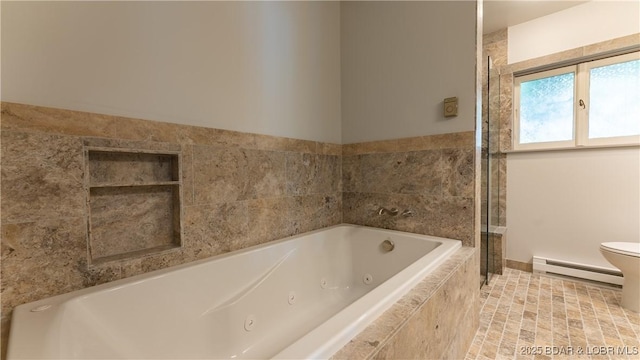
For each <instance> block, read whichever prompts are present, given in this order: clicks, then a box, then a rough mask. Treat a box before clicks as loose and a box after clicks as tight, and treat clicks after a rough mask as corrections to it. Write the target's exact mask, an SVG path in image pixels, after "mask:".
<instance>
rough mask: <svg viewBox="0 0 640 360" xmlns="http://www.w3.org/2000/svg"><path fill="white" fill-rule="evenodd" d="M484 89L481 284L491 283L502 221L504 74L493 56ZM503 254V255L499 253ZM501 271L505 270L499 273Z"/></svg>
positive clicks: (486, 71)
mask: <svg viewBox="0 0 640 360" xmlns="http://www.w3.org/2000/svg"><path fill="white" fill-rule="evenodd" d="M485 61H486V63H485V64H483V65H484V71H483V85H484V86H483V90H482V93H483V94H482V100H483V101H482V104H483V106H482V118H483V121H482V163H481V171H482V193H481V197H482V230H481V231H482V232H481V260H480V274H481V283H482V284H485V283H489V281H490V280H491V276H492V275H493V274H495V273H496V271H497V266H496V263H497V262H498V261H497V260H500V259H496V256H497V255H498V254H497V253H502V251H503V249H502V248H500V249H497V248H496V247H497V243H498V241H496V240H497V239H496V228H497V227H498V226H499V225H500V224H501V221H500V206H499V204H500V180H501V179H500V174H501V171H500V169H501V166H500V164H499V162H500V160H501V152H500V121H499V115H500V81H499V80H500V74H499V72H498V69H497V68H496V67H495V66H493V61H492V59H491V57H490V56H488V57H487V58H486V59H485ZM498 256H499V255H498ZM498 273H501V270H500V271H499V272H498Z"/></svg>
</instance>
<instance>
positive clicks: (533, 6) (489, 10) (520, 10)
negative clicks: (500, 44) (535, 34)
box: [483, 0, 588, 34]
mask: <svg viewBox="0 0 640 360" xmlns="http://www.w3.org/2000/svg"><path fill="white" fill-rule="evenodd" d="M586 2H588V1H573V0H571V1H569V0H567V1H546V0H545V1H529V0H484V2H483V4H484V9H483V15H484V23H483V26H484V28H483V29H484V30H483V33H484V34H489V33H492V32H494V31H497V30H500V29H504V28H506V27H508V26H512V25H517V24H521V23H523V22H527V21H529V20H533V19H535V18H538V17H542V16H545V15H549V14H552V13H554V12H558V11H560V10H564V9H567V8H570V7H572V6H576V5H580V4H583V3H586Z"/></svg>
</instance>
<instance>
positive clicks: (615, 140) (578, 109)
mask: <svg viewBox="0 0 640 360" xmlns="http://www.w3.org/2000/svg"><path fill="white" fill-rule="evenodd" d="M633 60H640V51H634V52H631V53H627V54H623V55H616V56H610V57H606V58H602V59H597V60H591V61H584V62H580V63H575V64H574V65H570V66H563V67H558V68H553V69H550V70H544V71H539V72H534V73H528V74H525V75H520V76H517V75H516V76H514V79H513V89H514V90H513V112H514V113H513V144H512V149H513V150H514V151H519V150H521V151H526V150H555V149H576V148H590V147H614V146H637V145H640V135H629V136H616V137H603V138H593V139H590V138H589V105H590V99H589V96H590V91H589V85H590V84H589V80H590V79H589V78H590V70H591V69H593V68H598V67H603V66H607V65H613V64H618V63H624V62H628V61H633ZM571 72H573V73H574V89H573V92H574V104H573V138H572V139H571V140H565V141H548V142H534V143H524V144H523V143H520V85H521V84H522V83H523V82H527V81H531V80H537V79H544V78H547V77H551V76H556V75H561V74H567V73H571ZM580 100H583V102H584V103H585V108H582V106H581V105H580ZM639 117H640V115H639Z"/></svg>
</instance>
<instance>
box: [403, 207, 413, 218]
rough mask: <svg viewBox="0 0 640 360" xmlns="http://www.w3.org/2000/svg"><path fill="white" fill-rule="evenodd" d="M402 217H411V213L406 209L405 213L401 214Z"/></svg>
mask: <svg viewBox="0 0 640 360" xmlns="http://www.w3.org/2000/svg"><path fill="white" fill-rule="evenodd" d="M402 216H404V217H412V216H413V211H411V210H409V209H406V210H405V211H403V212H402Z"/></svg>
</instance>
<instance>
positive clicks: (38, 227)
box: [0, 103, 479, 357]
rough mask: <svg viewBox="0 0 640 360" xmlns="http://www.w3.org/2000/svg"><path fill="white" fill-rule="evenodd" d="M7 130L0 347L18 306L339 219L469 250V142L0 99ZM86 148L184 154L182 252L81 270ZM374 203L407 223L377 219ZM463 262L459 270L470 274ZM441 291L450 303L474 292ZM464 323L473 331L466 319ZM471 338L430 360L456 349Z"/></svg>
mask: <svg viewBox="0 0 640 360" xmlns="http://www.w3.org/2000/svg"><path fill="white" fill-rule="evenodd" d="M1 125H2V133H1V136H2V159H1V160H2V194H3V197H2V219H1V220H2V225H1V231H2V262H1V264H0V266H1V270H2V275H3V276H2V331H3V348H4V349H6V346H4V345H6V339H7V336H8V332H7V330H8V328H9V322H10V316H11V310H12V309H13V307H15V306H16V305H19V304H22V303H26V302H30V301H35V300H38V299H42V298H45V297H49V296H53V295H57V294H61V293H66V292H70V291H73V290H77V289H81V288H84V287H88V286H93V285H97V284H100V283H104V282H108V281H113V280H117V279H120V278H125V277H129V276H133V275H137V274H141V273H145V272H149V271H153V270H157V269H161V268H165V267H168V266H173V265H178V264H181V263H186V262H190V261H194V260H198V259H202V258H206V257H210V256H213V255H217V254H221V253H225V252H228V251H233V250H237V249H242V248H245V247H248V246H252V245H256V244H261V243H264V242H268V241H272V240H276V239H279V238H282V237H286V236H289V235H293V234H297V233H302V232H306V231H310V230H314V229H318V228H322V227H327V226H331V225H335V224H338V223H341V222H347V223H354V224H364V225H369V226H378V227H383V228H390V229H398V230H405V231H412V232H417V233H423V234H430V235H435V236H442V237H449V238H455V239H461V240H463V241H464V243H465V245H470V244H472V243H473V242H474V240H473V239H474V238H473V224H474V221H473V208H474V204H473V196H474V194H473V192H474V187H473V179H474V174H473V165H474V141H475V136H474V134H473V132H466V133H457V134H445V135H434V136H422V137H415V138H408V139H397V140H388V141H381V142H369V143H361V144H349V145H338V144H329V143H320V142H314V141H307V140H296V139H288V138H280V137H273V136H266V135H258V134H247V133H239V132H234V131H227V130H219V129H209V128H199V127H193V126H184V125H176V124H168V123H159V122H153V121H146V120H139V119H129V118H123V117H117V116H107V115H100V114H92V113H85V112H78V111H69V110H60V109H51V108H44V107H37V106H30V105H22V104H14V103H2V124H1ZM88 145H90V146H108V147H114V146H115V147H126V148H140V149H152V150H153V149H155V150H165V149H167V148H171V149H174V150H176V151H179V152H180V153H181V161H182V164H183V165H182V174H181V179H180V180H181V186H182V196H183V200H182V206H183V213H182V217H183V219H182V222H183V229H182V231H183V239H182V247H181V248H178V249H170V250H166V251H161V252H159V253H155V254H141V256H139V257H135V258H128V259H119V260H115V261H107V262H104V263H99V264H91V263H90V262H89V261H88V253H87V236H88V234H87V227H86V219H87V216H88V214H89V209H88V207H87V204H86V199H85V189H84V181H85V179H84V177H85V172H86V169H85V167H84V162H85V159H84V156H83V149H84V147H85V146H88ZM389 172H390V173H394V174H396V175H395V176H393V174H391V175H392V176H389V175H390V174H389ZM365 174H366V176H365ZM398 175H400V176H398ZM375 178H378V181H374V179H375ZM98 192H99V191H98ZM163 199H164V200H163ZM147 200H148V199H147ZM147 200H143V201H142V202H136V203H137V204H139V206H142V207H141V209H142V208H145V207H148V206H151V205H152V204H151V203H150V202H148V201H147ZM156 200H157V201H159V202H162V201H165V200H166V197H163V196H160V197H157V198H156ZM107 205H108V204H105V206H107ZM378 206H386V207H394V206H395V207H398V208H402V209H404V206H407V207H410V209H411V210H412V211H413V212H414V216H413V217H408V218H400V217H396V218H394V219H381V218H377V217H374V216H372V214H371V213H370V210H371V209H372V208H377V207H378ZM107 207H108V206H107ZM152 207H154V206H152ZM154 208H155V207H154ZM160 217H161V216H158V218H160ZM465 249H467V250H465V251H467V252H468V251H472V249H470V248H465ZM96 250H97V251H101V252H102V254H104V255H105V256H108V255H109V248H108V246H107V247H103V248H100V249H96ZM132 251H135V249H132ZM463 253H464V254H466V255H465V256H466V257H464V256H463V257H464V259H465V260H464V261H466V263H465V264H466V265H464V266H463V267H464V269H466V270H464V271H463V272H464V273H465V274H466V273H468V272H469V271H471V270H469V267H473V266H476V265H470V260H468V259H470V258H471V257H470V255H469V254H468V253H465V252H463ZM474 258H475V257H474ZM458 260H460V259H458ZM457 264H459V263H457ZM457 266H458V265H455V266H454V268H449V267H447V268H445V269H444V270H443V271H445V272H446V271H454V269H457V268H458V267H457ZM477 266H479V265H477ZM477 266H476V268H477ZM456 271H457V270H456ZM458 272H459V271H458ZM475 272H477V269H475V270H474V284H475V278H476V277H477V274H475ZM448 276H449V275H447V274H445V273H443V274H441V276H440V278H439V279H438V281H441V280H442V279H444V278H448ZM456 276H463V275H456ZM432 281H433V280H432ZM461 281H462V280H461ZM438 284H440V282H438ZM448 284H450V285H448V286H449V287H450V288H451V289H450V290H446V291H445V292H446V294H445V295H446V296H445V295H439V296H445V298H446V299H449V296H450V294H451V292H453V293H455V294H459V293H462V292H464V291H467V290H469V291H470V290H471V289H475V285H474V286H473V287H468V288H467V287H466V286H463V287H461V286H459V284H457V283H456V282H455V281H450V282H448ZM432 285H433V284H432ZM431 291H435V288H434V289H432V290H431ZM429 294H432V293H429ZM428 296H431V295H428ZM455 296H458V295H455ZM474 296H475V295H474ZM465 298H466V296H465ZM461 299H462V297H460V301H462V300H461ZM423 300H424V298H423ZM441 301H448V300H442V299H441V300H439V301H438V302H441ZM414 302H415V300H414ZM461 306H468V304H467V302H466V301H463V303H461ZM429 311H433V310H429ZM465 314H466V315H468V317H465V320H464V321H472V323H470V324H471V326H473V319H474V315H473V314H474V311H472V310H466V312H465ZM469 319H471V320H469ZM414 321H419V320H414ZM439 321H440V320H439ZM442 321H444V320H442ZM461 321H462V320H461ZM454 335H455V334H448V335H447V339H449V337H451V336H454ZM465 341H466V338H456V340H447V347H445V348H443V349H440V350H438V351H447V352H453V353H459V351H461V350H460V349H458V348H459V347H460V346H458V345H454V343H455V344H462V343H464V342H465ZM388 346H391V345H388ZM380 348H382V347H380ZM389 349H391V348H390V347H389ZM385 351H387V350H385ZM394 351H396V350H394ZM380 354H383V353H382V352H381V353H380ZM377 356H378V357H380V356H382V355H377Z"/></svg>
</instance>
